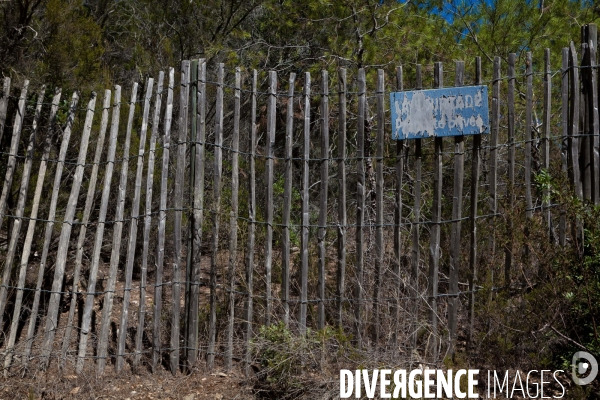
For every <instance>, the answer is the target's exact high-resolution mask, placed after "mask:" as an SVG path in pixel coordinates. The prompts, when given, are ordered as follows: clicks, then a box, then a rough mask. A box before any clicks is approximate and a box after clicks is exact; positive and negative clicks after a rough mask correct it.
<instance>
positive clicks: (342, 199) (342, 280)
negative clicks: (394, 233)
mask: <svg viewBox="0 0 600 400" xmlns="http://www.w3.org/2000/svg"><path fill="white" fill-rule="evenodd" d="M338 78H339V83H338V85H339V114H338V130H339V132H338V181H339V183H338V184H339V192H338V193H339V197H338V235H337V237H338V239H337V257H338V260H337V296H338V302H337V323H338V327H342V326H343V325H342V322H343V307H344V301H345V298H344V296H345V291H346V232H347V227H346V225H347V214H346V104H347V101H346V69H345V68H340V70H339V72H338Z"/></svg>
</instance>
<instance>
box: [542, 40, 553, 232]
mask: <svg viewBox="0 0 600 400" xmlns="http://www.w3.org/2000/svg"><path fill="white" fill-rule="evenodd" d="M551 96H552V76H551V72H550V49H545V50H544V115H543V118H544V120H543V125H542V128H543V129H542V133H543V135H544V137H543V141H542V168H544V169H545V170H546V171H548V169H549V168H550V117H551V113H552V103H551ZM543 204H544V205H545V206H546V210H544V218H545V220H546V227H547V228H548V237H549V238H550V240H552V225H551V224H552V220H551V217H552V216H551V213H550V208H548V207H549V206H550V204H551V202H550V191H549V190H548V189H547V188H545V189H544V192H543Z"/></svg>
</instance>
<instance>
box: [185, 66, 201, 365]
mask: <svg viewBox="0 0 600 400" xmlns="http://www.w3.org/2000/svg"><path fill="white" fill-rule="evenodd" d="M196 81H197V85H196V93H192V96H195V97H196V98H197V100H196V107H192V115H193V117H192V118H193V119H192V122H193V121H194V120H196V134H195V136H193V135H194V132H193V131H192V141H195V143H194V146H195V148H196V149H195V153H193V155H194V156H193V157H192V158H191V159H190V162H193V163H194V164H193V165H194V174H193V180H190V184H191V182H193V185H194V190H193V199H192V204H193V221H194V222H193V226H192V225H190V229H193V231H192V238H191V239H192V242H191V245H192V250H190V249H188V259H189V257H191V260H190V262H191V263H192V264H193V265H192V270H191V275H190V277H189V280H190V281H191V283H190V300H189V307H187V308H188V314H187V321H188V324H187V332H188V333H187V337H188V339H187V347H188V348H187V363H188V367H192V366H193V365H194V364H196V361H197V359H198V312H199V311H198V307H199V303H200V298H199V296H200V293H199V290H200V257H201V251H200V246H201V241H202V225H203V221H204V168H205V167H204V158H205V152H206V143H205V142H206V60H205V59H203V58H201V59H200V60H198V68H197V73H196ZM193 98H194V97H192V99H193ZM192 126H193V125H192ZM190 169H191V167H190ZM190 253H192V254H190ZM186 306H187V301H186Z"/></svg>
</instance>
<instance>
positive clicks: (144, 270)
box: [133, 71, 165, 368]
mask: <svg viewBox="0 0 600 400" xmlns="http://www.w3.org/2000/svg"><path fill="white" fill-rule="evenodd" d="M164 78H165V73H164V72H163V71H160V72H159V74H158V81H157V87H156V97H155V100H154V116H153V118H152V134H151V136H150V147H149V149H148V173H147V178H146V212H145V214H144V242H143V249H142V266H141V276H140V297H139V299H140V307H139V314H138V323H137V330H136V335H135V355H134V357H133V367H134V368H136V367H138V366H139V364H140V361H141V357H142V345H143V335H144V327H145V318H146V293H147V288H146V286H147V285H148V251H149V247H150V230H151V229H152V194H153V190H152V189H153V184H154V165H155V161H156V141H157V140H158V134H159V132H158V128H159V123H160V110H161V105H162V95H163V81H164Z"/></svg>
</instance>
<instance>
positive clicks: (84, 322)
mask: <svg viewBox="0 0 600 400" xmlns="http://www.w3.org/2000/svg"><path fill="white" fill-rule="evenodd" d="M105 97H108V94H107V95H106V96H105ZM120 111H121V86H118V85H116V86H115V96H114V99H113V109H112V121H111V125H110V138H109V143H108V154H107V155H106V170H105V172H104V182H103V186H102V198H101V200H100V213H99V214H98V223H97V225H96V236H95V239H94V249H93V252H92V258H91V260H92V264H91V266H90V275H89V278H88V287H87V294H86V295H85V304H84V308H83V316H82V318H81V329H80V336H79V351H78V355H77V364H76V370H77V373H81V372H82V371H83V366H84V362H85V357H86V351H87V342H88V339H89V336H90V330H91V325H92V313H93V312H94V311H93V308H94V295H95V294H96V293H95V291H96V282H97V279H98V268H99V266H100V252H101V251H102V239H103V237H104V228H105V226H106V213H107V211H108V201H109V199H110V187H111V183H112V176H113V171H114V165H115V153H116V150H117V136H118V134H119V119H120V118H119V117H120V114H121V113H120Z"/></svg>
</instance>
